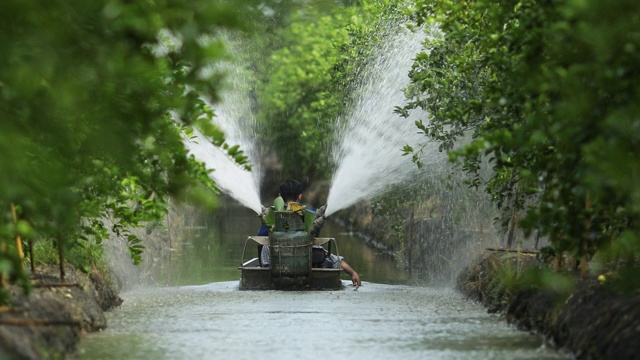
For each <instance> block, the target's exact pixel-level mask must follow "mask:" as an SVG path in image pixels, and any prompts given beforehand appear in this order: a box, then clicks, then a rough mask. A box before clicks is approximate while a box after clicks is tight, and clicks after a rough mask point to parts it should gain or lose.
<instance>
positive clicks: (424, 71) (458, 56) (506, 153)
mask: <svg viewBox="0 0 640 360" xmlns="http://www.w3.org/2000/svg"><path fill="white" fill-rule="evenodd" d="M414 10H415V11H414V13H413V15H414V19H415V20H416V23H417V24H418V25H422V24H425V23H426V24H429V25H431V27H427V28H428V29H429V31H431V32H432V35H433V36H432V38H431V39H430V40H429V41H427V42H426V43H425V51H424V52H423V53H421V54H419V55H418V56H417V58H416V62H415V65H414V68H413V70H412V71H411V74H410V76H411V78H412V82H413V83H412V86H411V87H410V88H409V89H408V90H407V93H408V94H409V97H410V99H411V103H410V104H409V105H408V106H407V107H406V108H405V109H403V110H401V112H402V111H407V110H409V109H412V108H416V107H421V108H424V109H426V110H428V111H429V112H430V114H431V115H432V118H431V119H430V120H429V121H428V122H426V121H425V122H419V123H417V124H416V125H417V127H418V128H420V129H421V130H422V131H424V132H425V134H426V135H427V136H429V137H431V138H432V139H434V140H437V141H439V142H440V143H441V147H442V149H446V150H449V151H450V157H451V158H452V159H453V160H460V161H461V162H462V164H463V167H464V169H465V170H466V171H467V172H468V174H469V175H470V180H469V183H470V184H471V185H473V186H483V187H484V188H485V190H486V191H487V192H488V193H490V195H491V196H492V198H493V199H494V201H495V202H496V204H498V205H499V206H502V207H503V212H504V214H505V215H504V218H505V219H508V218H509V217H510V216H509V215H510V214H511V215H512V216H511V218H512V219H515V217H514V216H513V215H514V214H516V213H517V212H519V211H523V212H524V216H523V218H522V221H521V222H520V225H521V226H522V227H523V228H524V229H525V230H526V231H528V232H531V231H533V230H538V231H540V233H541V234H542V235H546V236H548V237H549V238H550V239H551V242H552V246H553V251H554V252H555V253H556V254H559V253H560V252H562V251H570V252H571V253H573V254H575V255H576V256H581V257H583V258H586V257H587V256H591V255H592V254H593V253H594V252H595V251H597V250H598V249H603V248H605V247H607V246H609V245H614V246H615V245H616V243H617V242H619V241H621V239H627V240H628V239H629V238H631V239H633V240H632V241H633V242H638V241H640V231H639V229H638V217H639V216H640V211H638V210H639V209H638V206H637V204H638V197H639V196H640V187H639V185H638V184H640V182H639V181H638V169H637V168H638V166H639V165H638V164H639V163H638V161H637V159H638V157H639V156H640V147H639V146H638V144H640V141H639V138H638V136H639V135H638V134H640V133H639V132H638V131H637V129H638V126H640V125H639V124H640V122H639V120H638V118H639V116H640V111H639V110H640V109H639V108H638V105H637V104H638V96H639V92H638V90H639V85H638V84H640V82H639V80H640V78H639V76H640V73H639V72H638V70H637V69H638V64H640V30H639V29H640V27H638V25H639V22H640V5H638V4H637V2H633V1H619V2H615V3H606V4H604V3H601V2H597V1H582V2H578V1H528V2H524V1H522V2H515V3H514V2H505V1H497V2H496V1H484V0H475V1H456V2H454V1H449V0H437V1H421V0H418V1H415V8H414ZM466 136H469V137H470V138H471V140H470V142H468V143H467V145H465V146H463V147H462V148H461V149H456V150H453V149H454V144H456V142H457V141H460V140H461V139H464V138H465V137H466ZM407 150H409V151H408V152H409V153H410V152H411V151H410V150H412V149H411V148H408V149H407ZM485 157H487V158H488V159H489V160H490V164H491V166H492V170H493V175H492V177H491V178H490V179H489V180H488V182H484V181H483V179H482V178H481V176H480V175H479V170H480V167H481V160H482V158H485ZM511 221H513V220H511Z"/></svg>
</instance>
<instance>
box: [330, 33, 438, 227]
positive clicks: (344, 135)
mask: <svg viewBox="0 0 640 360" xmlns="http://www.w3.org/2000/svg"><path fill="white" fill-rule="evenodd" d="M396 27H397V28H396V29H391V31H394V32H396V33H395V34H394V35H391V36H390V37H389V39H388V40H387V41H386V42H385V43H384V44H383V45H382V46H381V48H380V49H378V51H377V53H378V54H380V55H379V56H378V58H377V59H375V61H374V62H373V63H372V65H371V66H370V68H369V69H367V70H366V71H365V77H364V78H363V80H362V83H361V84H358V85H357V86H356V87H355V88H356V89H357V93H356V94H357V95H356V98H355V100H354V101H353V108H352V111H351V112H350V113H348V114H347V115H346V116H345V117H344V118H343V119H342V123H341V124H340V127H339V129H338V135H337V136H336V139H337V141H336V144H335V145H334V146H333V149H332V160H333V163H334V165H336V171H335V173H334V176H333V179H332V183H331V188H330V190H329V197H328V200H327V204H328V205H327V212H326V214H327V215H330V214H332V213H335V212H336V211H339V210H342V209H345V208H348V207H350V206H352V205H354V204H356V203H357V202H358V201H360V200H363V199H371V198H373V197H375V196H378V195H381V194H382V193H384V192H385V191H386V190H388V188H389V187H390V186H392V185H398V184H402V183H405V182H407V181H408V180H410V179H412V178H415V176H416V175H417V174H418V173H420V172H421V170H420V169H418V167H417V166H416V164H414V163H413V162H412V161H411V157H410V156H405V157H403V156H401V155H402V148H403V147H404V146H405V145H407V144H409V145H412V146H414V148H415V147H416V145H417V144H424V143H425V142H426V141H427V137H426V136H425V135H424V134H422V133H420V132H419V130H418V128H417V127H416V126H415V124H414V123H415V121H416V120H418V119H423V120H426V119H428V114H427V113H425V112H423V111H420V110H414V111H413V112H411V113H410V116H409V118H403V117H400V116H399V115H398V114H394V112H393V110H394V108H395V107H396V106H402V105H403V104H405V103H406V99H405V96H404V93H403V89H404V88H405V87H406V86H407V85H408V84H409V77H408V73H409V70H410V69H411V65H412V64H413V59H414V57H415V56H416V54H418V53H419V52H420V50H421V49H422V44H421V43H422V41H423V40H424V39H425V36H426V35H425V33H424V32H423V31H422V30H417V31H415V32H411V31H409V30H407V29H405V28H404V26H402V25H399V24H397V25H396ZM426 145H427V147H426V148H425V153H426V154H428V156H427V157H425V158H424V159H422V161H423V163H424V164H425V168H426V169H428V167H429V166H428V165H430V164H432V163H435V162H440V161H442V160H443V159H444V156H443V154H442V153H440V152H438V149H437V144H435V143H429V144H426Z"/></svg>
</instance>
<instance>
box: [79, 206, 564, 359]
mask: <svg viewBox="0 0 640 360" xmlns="http://www.w3.org/2000/svg"><path fill="white" fill-rule="evenodd" d="M256 227H257V219H256V218H255V215H252V214H251V213H250V212H245V211H244V210H242V209H227V210H222V211H219V212H218V213H217V214H215V216H203V217H202V218H201V219H200V220H199V221H198V225H195V226H194V225H191V226H185V227H184V229H183V231H182V234H183V236H184V238H183V239H181V240H180V241H179V242H178V244H179V246H176V248H177V250H176V251H175V254H172V257H171V259H169V261H168V262H167V263H166V264H163V266H162V267H161V269H160V271H158V274H157V281H158V283H159V284H161V286H157V287H151V288H137V289H134V290H131V291H127V292H125V293H123V294H122V295H121V296H122V298H123V299H124V303H123V305H122V306H121V307H119V308H118V309H116V310H114V311H111V312H109V313H108V314H107V318H108V322H109V327H108V329H106V330H105V331H102V332H100V333H98V334H91V335H88V336H87V337H86V338H85V339H83V340H82V341H81V343H80V346H79V351H78V355H77V356H78V358H79V359H219V358H230V359H255V358H260V359H294V358H295V359H315V358H322V357H334V358H349V359H388V358H402V359H557V358H561V355H559V354H558V353H556V352H555V351H554V350H552V349H548V348H546V347H545V346H544V345H543V341H542V339H541V338H540V337H538V336H535V335H531V334H528V333H526V332H521V331H518V330H517V329H515V328H514V327H511V326H508V325H507V324H506V323H505V322H504V320H503V319H502V318H500V317H499V316H497V315H491V314H487V312H486V310H485V309H484V308H483V307H482V306H480V305H478V304H474V303H472V302H470V301H468V300H465V299H463V298H462V297H461V295H459V294H458V293H457V292H455V291H454V290H452V289H450V288H441V287H410V286H404V285H400V284H398V283H400V282H402V280H403V278H404V276H403V274H402V272H401V271H399V269H398V268H397V267H396V265H395V264H394V263H393V261H392V259H390V258H388V257H386V256H384V255H382V254H379V253H376V252H375V251H372V250H371V249H369V248H366V247H365V246H363V245H362V241H361V240H360V239H357V238H356V237H355V236H353V235H349V234H344V233H343V232H342V230H341V229H340V228H339V227H337V226H335V225H332V226H328V227H326V228H325V229H323V235H324V236H331V237H336V238H337V239H338V246H339V250H340V254H341V255H344V256H345V257H346V258H347V259H348V260H349V262H350V263H351V264H352V266H353V267H354V268H356V269H357V270H358V272H359V273H360V274H361V276H362V278H363V280H364V284H363V286H362V287H360V288H359V289H358V290H357V291H354V288H352V287H351V286H350V285H349V282H348V281H347V280H346V279H347V277H346V276H345V277H344V279H345V280H344V283H345V285H347V286H345V289H344V290H342V291H326V292H321V291H308V292H284V291H239V290H238V278H239V271H238V270H237V266H238V263H239V262H240V257H241V255H242V250H243V246H244V239H246V237H247V235H249V234H248V233H253V232H255V228H256ZM254 250H255V249H251V248H250V249H248V250H247V252H250V251H254ZM246 257H253V253H252V254H248V255H247V256H245V258H246Z"/></svg>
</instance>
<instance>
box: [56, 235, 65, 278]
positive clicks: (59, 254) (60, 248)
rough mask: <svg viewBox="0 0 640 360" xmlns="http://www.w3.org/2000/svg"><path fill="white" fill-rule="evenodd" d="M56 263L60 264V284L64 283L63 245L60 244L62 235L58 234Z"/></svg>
mask: <svg viewBox="0 0 640 360" xmlns="http://www.w3.org/2000/svg"><path fill="white" fill-rule="evenodd" d="M58 262H59V263H60V282H62V283H63V282H64V281H65V273H64V245H63V244H62V235H60V234H58Z"/></svg>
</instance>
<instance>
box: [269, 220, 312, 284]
mask: <svg viewBox="0 0 640 360" xmlns="http://www.w3.org/2000/svg"><path fill="white" fill-rule="evenodd" d="M275 218H276V219H275V220H276V222H275V229H274V231H273V232H272V233H271V235H270V237H269V240H270V243H271V246H270V247H269V248H270V252H271V276H272V279H273V280H274V283H276V285H278V284H280V285H282V286H286V285H293V286H296V285H300V286H304V285H305V284H309V283H310V275H311V245H312V244H313V237H312V236H311V235H310V234H309V233H308V232H306V231H305V226H304V222H303V221H302V218H301V217H300V215H298V214H296V213H295V212H292V211H276V212H275Z"/></svg>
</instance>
